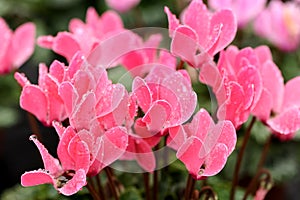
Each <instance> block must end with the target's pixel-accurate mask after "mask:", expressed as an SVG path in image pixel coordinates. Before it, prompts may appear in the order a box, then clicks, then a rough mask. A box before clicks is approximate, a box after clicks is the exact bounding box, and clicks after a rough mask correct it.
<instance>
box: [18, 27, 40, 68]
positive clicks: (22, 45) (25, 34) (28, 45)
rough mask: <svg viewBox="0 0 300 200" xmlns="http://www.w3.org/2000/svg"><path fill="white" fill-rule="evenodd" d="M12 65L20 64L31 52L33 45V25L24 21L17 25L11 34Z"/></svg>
mask: <svg viewBox="0 0 300 200" xmlns="http://www.w3.org/2000/svg"><path fill="white" fill-rule="evenodd" d="M12 40H13V44H12V45H13V46H12V51H13V57H14V59H13V65H14V66H21V65H22V64H23V63H24V62H25V61H26V60H27V59H28V58H29V57H30V56H31V54H32V53H33V51H34V46H35V25H34V24H33V23H26V24H23V25H21V26H20V27H18V28H17V29H16V31H15V33H14V35H13V38H12Z"/></svg>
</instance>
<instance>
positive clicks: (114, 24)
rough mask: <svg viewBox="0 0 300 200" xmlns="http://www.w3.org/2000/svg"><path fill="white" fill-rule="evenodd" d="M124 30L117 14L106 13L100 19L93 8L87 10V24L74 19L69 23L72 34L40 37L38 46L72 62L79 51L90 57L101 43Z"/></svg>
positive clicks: (62, 33) (63, 33) (64, 33)
mask: <svg viewBox="0 0 300 200" xmlns="http://www.w3.org/2000/svg"><path fill="white" fill-rule="evenodd" d="M122 30H124V29H123V22H122V20H121V18H120V16H119V15H118V14H117V13H115V12H113V11H106V12H105V13H103V14H102V15H101V16H100V17H99V16H98V14H97V12H96V10H95V9H94V8H92V7H91V8H89V9H88V10H87V14H86V23H84V22H82V21H81V20H80V19H72V20H71V21H70V23H69V31H70V32H66V31H64V32H59V33H58V34H57V35H56V36H55V37H53V36H40V37H39V38H38V45H40V46H41V47H44V48H48V49H52V50H53V51H54V52H56V53H57V54H60V55H62V56H64V57H65V58H66V59H67V60H68V61H70V60H71V58H72V57H73V55H74V54H75V53H76V52H77V51H81V52H83V54H84V55H85V56H88V55H89V54H90V53H91V52H92V50H93V49H94V48H95V47H96V46H97V45H98V44H99V43H100V42H101V41H103V40H105V39H107V38H109V37H111V36H113V35H114V34H117V33H118V32H120V31H122Z"/></svg>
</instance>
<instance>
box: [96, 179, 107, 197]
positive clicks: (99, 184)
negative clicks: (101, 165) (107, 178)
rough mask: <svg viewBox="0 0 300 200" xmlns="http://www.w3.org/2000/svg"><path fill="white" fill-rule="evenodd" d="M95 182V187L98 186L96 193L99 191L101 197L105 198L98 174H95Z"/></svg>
mask: <svg viewBox="0 0 300 200" xmlns="http://www.w3.org/2000/svg"><path fill="white" fill-rule="evenodd" d="M96 182H97V187H98V193H99V195H100V197H101V199H102V200H105V199H106V198H105V195H104V189H103V187H102V183H101V180H100V175H99V174H98V175H97V176H96Z"/></svg>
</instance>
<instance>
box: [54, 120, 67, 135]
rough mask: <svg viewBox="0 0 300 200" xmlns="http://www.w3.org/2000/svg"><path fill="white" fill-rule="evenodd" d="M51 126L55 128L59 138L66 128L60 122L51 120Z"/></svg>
mask: <svg viewBox="0 0 300 200" xmlns="http://www.w3.org/2000/svg"><path fill="white" fill-rule="evenodd" d="M52 126H53V127H54V128H55V131H56V133H57V134H58V136H59V138H60V139H61V137H62V135H63V134H64V132H65V130H66V128H65V127H63V125H62V124H61V122H57V121H53V122H52Z"/></svg>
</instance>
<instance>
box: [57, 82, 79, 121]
mask: <svg viewBox="0 0 300 200" xmlns="http://www.w3.org/2000/svg"><path fill="white" fill-rule="evenodd" d="M58 94H59V96H60V97H61V98H62V100H63V101H64V103H65V108H66V112H67V115H68V116H70V115H71V113H72V111H73V109H74V107H75V104H76V103H77V100H78V93H77V91H76V89H75V88H74V86H73V85H72V84H71V83H70V82H63V83H62V84H60V86H59V90H58Z"/></svg>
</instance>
